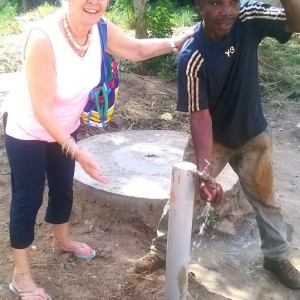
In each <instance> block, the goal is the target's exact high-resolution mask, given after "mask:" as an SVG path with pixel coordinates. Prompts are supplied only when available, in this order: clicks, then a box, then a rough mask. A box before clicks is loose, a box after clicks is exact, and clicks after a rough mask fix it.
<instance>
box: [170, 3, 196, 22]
mask: <svg viewBox="0 0 300 300" xmlns="http://www.w3.org/2000/svg"><path fill="white" fill-rule="evenodd" d="M198 15H199V13H198V12H197V10H196V9H195V8H194V7H191V6H185V7H181V8H178V9H176V12H175V13H174V14H173V22H174V25H175V27H185V26H193V25H195V23H196V21H195V20H197V19H198V18H199V17H198Z"/></svg>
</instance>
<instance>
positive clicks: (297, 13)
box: [280, 0, 300, 32]
mask: <svg viewBox="0 0 300 300" xmlns="http://www.w3.org/2000/svg"><path fill="white" fill-rule="evenodd" d="M280 2H281V4H282V5H283V7H284V10H285V13H286V16H287V24H286V27H285V31H287V32H300V0H280Z"/></svg>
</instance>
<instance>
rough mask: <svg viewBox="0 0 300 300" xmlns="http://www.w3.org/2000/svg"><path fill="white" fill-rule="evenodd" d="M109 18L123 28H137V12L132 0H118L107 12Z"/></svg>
mask: <svg viewBox="0 0 300 300" xmlns="http://www.w3.org/2000/svg"><path fill="white" fill-rule="evenodd" d="M106 16H107V18H108V19H109V20H110V21H111V22H113V23H114V24H116V25H117V26H119V27H120V28H123V29H134V28H135V14H134V7H133V1H132V0H116V1H114V2H113V3H111V4H110V6H109V7H108V9H107V12H106Z"/></svg>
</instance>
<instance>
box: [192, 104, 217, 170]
mask: <svg viewBox="0 0 300 300" xmlns="http://www.w3.org/2000/svg"><path fill="white" fill-rule="evenodd" d="M190 124H191V133H192V138H193V143H194V149H195V154H196V159H197V168H198V170H200V171H202V170H203V169H204V168H205V166H206V162H205V160H208V161H210V160H211V153H212V144H213V133H212V122H211V116H210V113H209V111H208V110H202V111H197V112H193V113H192V114H191V118H190Z"/></svg>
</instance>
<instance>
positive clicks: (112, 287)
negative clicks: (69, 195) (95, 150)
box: [0, 40, 300, 300]
mask: <svg viewBox="0 0 300 300" xmlns="http://www.w3.org/2000/svg"><path fill="white" fill-rule="evenodd" d="M11 42H12V43H14V44H15V45H18V43H19V40H14V41H11ZM16 42H17V43H16ZM4 44H5V43H4ZM6 49H7V48H5V49H4V50H5V51H4V50H3V49H2V50H1V53H2V58H1V62H2V64H4V63H3V61H7V62H8V64H9V63H10V60H9V59H8V58H9V56H8V54H7V53H10V52H9V50H6ZM15 51H20V50H19V49H17V50H15ZM3 54H5V55H3ZM12 69H14V68H13V67H12ZM0 71H1V68H0ZM5 95H6V93H1V92H0V100H1V98H2V99H3V98H4V97H5ZM175 106H176V84H175V82H170V81H166V80H161V79H156V78H151V77H143V76H139V75H134V74H121V87H120V99H119V101H118V104H117V107H116V110H115V114H114V117H113V120H112V121H111V123H110V125H109V127H108V128H107V130H106V131H108V132H111V131H117V130H118V131H119V130H133V129H135V130H142V129H164V130H165V129H170V130H178V131H185V132H187V131H188V130H189V124H188V116H187V115H186V114H181V113H177V112H175ZM264 109H265V113H266V116H267V118H268V120H269V122H270V125H271V127H272V130H273V134H274V167H275V172H276V181H275V183H276V192H277V194H278V196H279V197H280V199H281V203H282V209H283V214H284V216H285V219H286V223H287V228H288V238H289V241H290V242H291V245H292V251H291V255H290V258H291V260H292V262H293V264H294V265H295V266H296V267H297V268H298V269H300V249H299V241H300V226H299V219H300V216H299V211H300V199H299V194H300V167H299V166H300V128H299V127H300V117H299V116H300V103H298V102H291V101H290V102H287V101H282V100H281V99H279V97H276V98H275V99H273V101H269V102H266V103H264ZM254 121H255V120H254ZM297 125H298V127H297ZM102 133H103V132H101V131H99V130H98V129H92V128H87V127H85V126H83V125H82V126H81V127H80V130H79V138H80V139H83V138H86V137H89V136H91V135H95V134H102ZM3 148H4V142H3V131H1V134H0V150H1V149H2V150H3ZM10 198H11V192H10V170H9V166H8V165H7V164H5V163H2V164H1V165H0V252H1V255H0V299H3V300H11V299H15V298H16V297H15V296H14V295H13V294H11V292H10V291H9V290H8V284H9V283H10V280H11V275H12V270H13V259H12V253H11V251H10V246H9V235H8V224H9V205H10ZM46 202H47V187H46V189H45V201H44V205H43V206H42V208H41V210H40V212H39V215H38V218H37V222H36V239H35V241H34V244H33V246H32V248H31V251H30V252H31V259H32V268H33V272H34V275H35V278H36V281H37V282H38V284H40V285H41V286H43V287H44V288H45V289H46V291H47V292H48V293H49V294H50V295H51V297H52V299H53V300H71V299H72V300H75V299H87V300H112V299H122V300H161V299H163V291H164V280H165V277H164V275H165V272H164V270H160V271H157V272H155V273H154V274H143V275H137V274H135V273H134V272H133V264H134V261H135V260H136V259H138V258H139V257H141V256H142V255H143V254H145V253H146V252H147V251H148V249H149V247H150V244H151V240H152V238H153V237H154V236H155V233H154V232H153V231H151V230H150V229H149V228H148V227H147V226H146V225H145V224H144V223H143V222H142V220H140V221H136V220H135V221H132V222H129V221H124V220H122V219H118V218H114V219H108V218H107V219H104V218H101V219H100V218H89V219H86V220H82V219H80V218H78V216H76V215H75V214H73V215H72V218H71V221H70V225H71V226H70V228H71V235H72V236H73V237H74V239H77V240H80V241H84V242H87V243H89V244H90V245H91V246H93V247H95V249H97V253H98V255H97V257H96V258H95V259H93V260H89V261H84V260H79V259H76V258H73V257H71V256H70V255H68V254H65V255H61V256H57V255H54V254H53V253H52V249H51V237H52V235H51V227H50V225H48V224H46V223H45V222H44V221H43V216H44V212H45V205H46ZM197 226H198V224H195V228H197ZM196 234H197V231H194V233H193V236H195V235H196ZM192 258H193V262H194V261H195V260H198V261H200V262H199V265H198V266H196V265H195V264H193V265H192V272H193V274H194V277H193V276H190V278H189V292H190V293H191V295H192V296H193V297H194V299H199V300H200V299H205V300H223V299H232V300H256V299H259V300H299V299H300V292H299V291H292V290H290V289H288V288H286V287H284V286H283V285H281V284H280V283H278V280H277V278H276V277H275V276H273V275H272V274H270V273H268V272H266V271H265V270H264V269H263V268H262V266H261V264H262V255H261V252H260V250H259V236H258V232H257V227H256V224H255V219H254V214H253V212H251V211H249V210H248V209H247V210H238V209H237V210H236V211H235V210H232V212H231V213H229V214H228V215H226V216H223V217H222V218H221V219H220V220H219V221H217V222H216V224H215V225H214V226H213V227H212V228H209V229H208V230H207V231H206V234H205V236H204V237H203V241H202V247H201V248H200V249H199V250H197V251H194V252H193V257H192ZM172 300H175V299H172Z"/></svg>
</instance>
